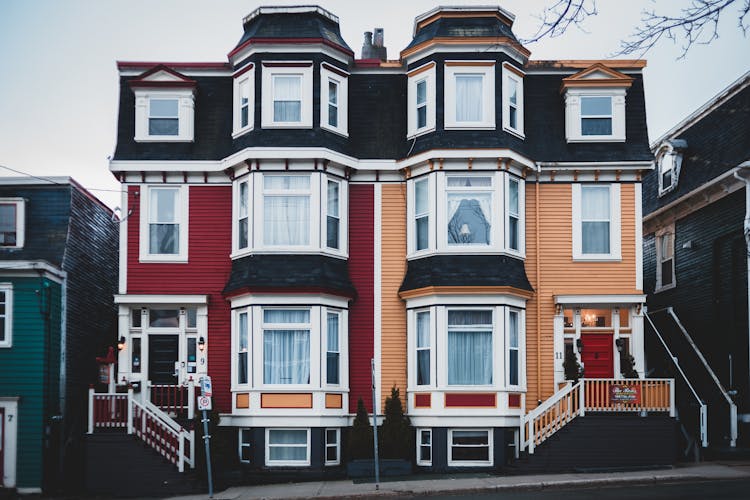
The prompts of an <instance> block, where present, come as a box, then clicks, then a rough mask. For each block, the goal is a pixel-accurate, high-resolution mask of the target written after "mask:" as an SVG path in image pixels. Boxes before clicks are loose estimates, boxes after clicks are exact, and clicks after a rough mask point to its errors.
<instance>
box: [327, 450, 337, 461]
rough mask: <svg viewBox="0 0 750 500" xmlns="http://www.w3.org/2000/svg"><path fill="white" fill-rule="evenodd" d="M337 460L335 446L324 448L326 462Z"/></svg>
mask: <svg viewBox="0 0 750 500" xmlns="http://www.w3.org/2000/svg"><path fill="white" fill-rule="evenodd" d="M338 459H339V457H338V449H337V448H336V447H335V446H326V461H328V462H335V461H337V460H338Z"/></svg>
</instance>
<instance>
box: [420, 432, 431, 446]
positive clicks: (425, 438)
mask: <svg viewBox="0 0 750 500" xmlns="http://www.w3.org/2000/svg"><path fill="white" fill-rule="evenodd" d="M419 436H420V440H419V443H420V444H424V445H429V444H431V443H432V433H431V432H430V431H420V432H419Z"/></svg>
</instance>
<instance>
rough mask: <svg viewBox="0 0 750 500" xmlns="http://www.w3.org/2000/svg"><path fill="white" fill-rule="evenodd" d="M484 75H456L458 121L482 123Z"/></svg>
mask: <svg viewBox="0 0 750 500" xmlns="http://www.w3.org/2000/svg"><path fill="white" fill-rule="evenodd" d="M482 80H483V76H482V75H456V121H458V122H479V121H482Z"/></svg>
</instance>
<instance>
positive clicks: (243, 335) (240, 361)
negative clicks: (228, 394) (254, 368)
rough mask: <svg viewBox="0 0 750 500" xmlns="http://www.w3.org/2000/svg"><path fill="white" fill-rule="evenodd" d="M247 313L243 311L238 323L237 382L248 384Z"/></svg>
mask: <svg viewBox="0 0 750 500" xmlns="http://www.w3.org/2000/svg"><path fill="white" fill-rule="evenodd" d="M247 348H248V329H247V313H241V314H240V316H239V321H238V325H237V351H238V353H237V383H238V384H247V382H248V378H247V355H248V352H247V351H248V349H247Z"/></svg>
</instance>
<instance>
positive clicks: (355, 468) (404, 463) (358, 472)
mask: <svg viewBox="0 0 750 500" xmlns="http://www.w3.org/2000/svg"><path fill="white" fill-rule="evenodd" d="M378 462H379V464H380V475H381V476H407V475H409V474H411V472H412V467H411V462H410V461H408V460H401V459H392V458H387V459H381V460H378ZM346 474H347V476H349V477H355V478H356V477H375V460H373V459H364V460H351V461H349V462H348V463H347V464H346Z"/></svg>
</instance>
